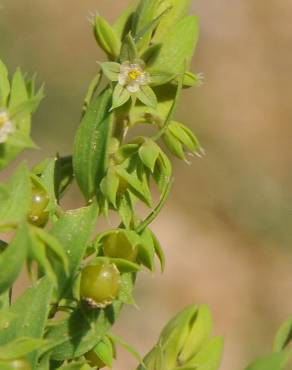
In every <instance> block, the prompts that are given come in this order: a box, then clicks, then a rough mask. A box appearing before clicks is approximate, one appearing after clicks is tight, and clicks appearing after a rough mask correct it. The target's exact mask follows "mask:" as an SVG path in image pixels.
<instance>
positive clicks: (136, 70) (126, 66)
mask: <svg viewBox="0 0 292 370" xmlns="http://www.w3.org/2000/svg"><path fill="white" fill-rule="evenodd" d="M144 68H145V65H144V63H143V62H142V61H135V62H134V63H130V62H128V61H127V62H124V63H123V64H121V66H120V73H119V77H118V82H119V84H120V85H122V86H124V87H125V88H126V89H127V90H128V91H129V92H130V93H136V92H138V91H140V89H141V86H145V85H147V84H149V82H150V75H149V73H148V72H146V71H145V70H144Z"/></svg>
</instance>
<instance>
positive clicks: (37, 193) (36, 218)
mask: <svg viewBox="0 0 292 370" xmlns="http://www.w3.org/2000/svg"><path fill="white" fill-rule="evenodd" d="M48 204H49V196H48V194H47V192H46V191H45V190H44V189H41V188H40V187H36V186H34V187H33V188H32V199H31V205H30V209H29V211H28V215H27V218H28V221H29V222H30V223H32V224H33V225H35V226H39V227H42V226H45V224H46V223H47V222H48V219H49V213H48V212H47V211H46V208H47V206H48Z"/></svg>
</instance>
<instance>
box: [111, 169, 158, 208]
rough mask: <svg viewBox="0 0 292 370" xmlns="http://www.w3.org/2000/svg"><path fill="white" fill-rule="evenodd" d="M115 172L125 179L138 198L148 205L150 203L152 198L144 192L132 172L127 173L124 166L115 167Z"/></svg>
mask: <svg viewBox="0 0 292 370" xmlns="http://www.w3.org/2000/svg"><path fill="white" fill-rule="evenodd" d="M116 173H117V174H118V175H119V176H120V177H121V178H122V179H123V180H124V181H126V182H127V183H128V184H129V186H130V189H131V191H132V192H133V193H134V194H135V195H136V196H137V197H138V198H140V199H141V200H142V201H143V202H145V203H146V204H147V205H148V206H149V207H151V205H152V200H151V199H150V198H149V195H148V194H147V193H146V192H145V190H144V188H143V185H142V184H141V182H140V181H139V180H138V178H137V177H136V176H135V175H134V174H130V173H128V172H127V171H126V170H125V169H124V168H122V167H121V166H117V167H116Z"/></svg>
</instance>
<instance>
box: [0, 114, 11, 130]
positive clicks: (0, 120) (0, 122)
mask: <svg viewBox="0 0 292 370" xmlns="http://www.w3.org/2000/svg"><path fill="white" fill-rule="evenodd" d="M8 120H9V118H8V116H7V114H6V113H2V114H1V113H0V128H2V127H3V126H5V124H6V122H7V121H8Z"/></svg>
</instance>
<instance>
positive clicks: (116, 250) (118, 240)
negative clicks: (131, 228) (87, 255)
mask: <svg viewBox="0 0 292 370" xmlns="http://www.w3.org/2000/svg"><path fill="white" fill-rule="evenodd" d="M103 252H104V254H105V256H107V257H112V258H123V259H125V260H128V261H131V262H135V261H136V259H137V254H138V248H137V246H135V245H132V244H131V243H130V242H129V240H128V239H127V237H126V236H125V234H124V233H123V232H114V233H112V234H110V235H108V236H106V237H105V239H104V241H103Z"/></svg>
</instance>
